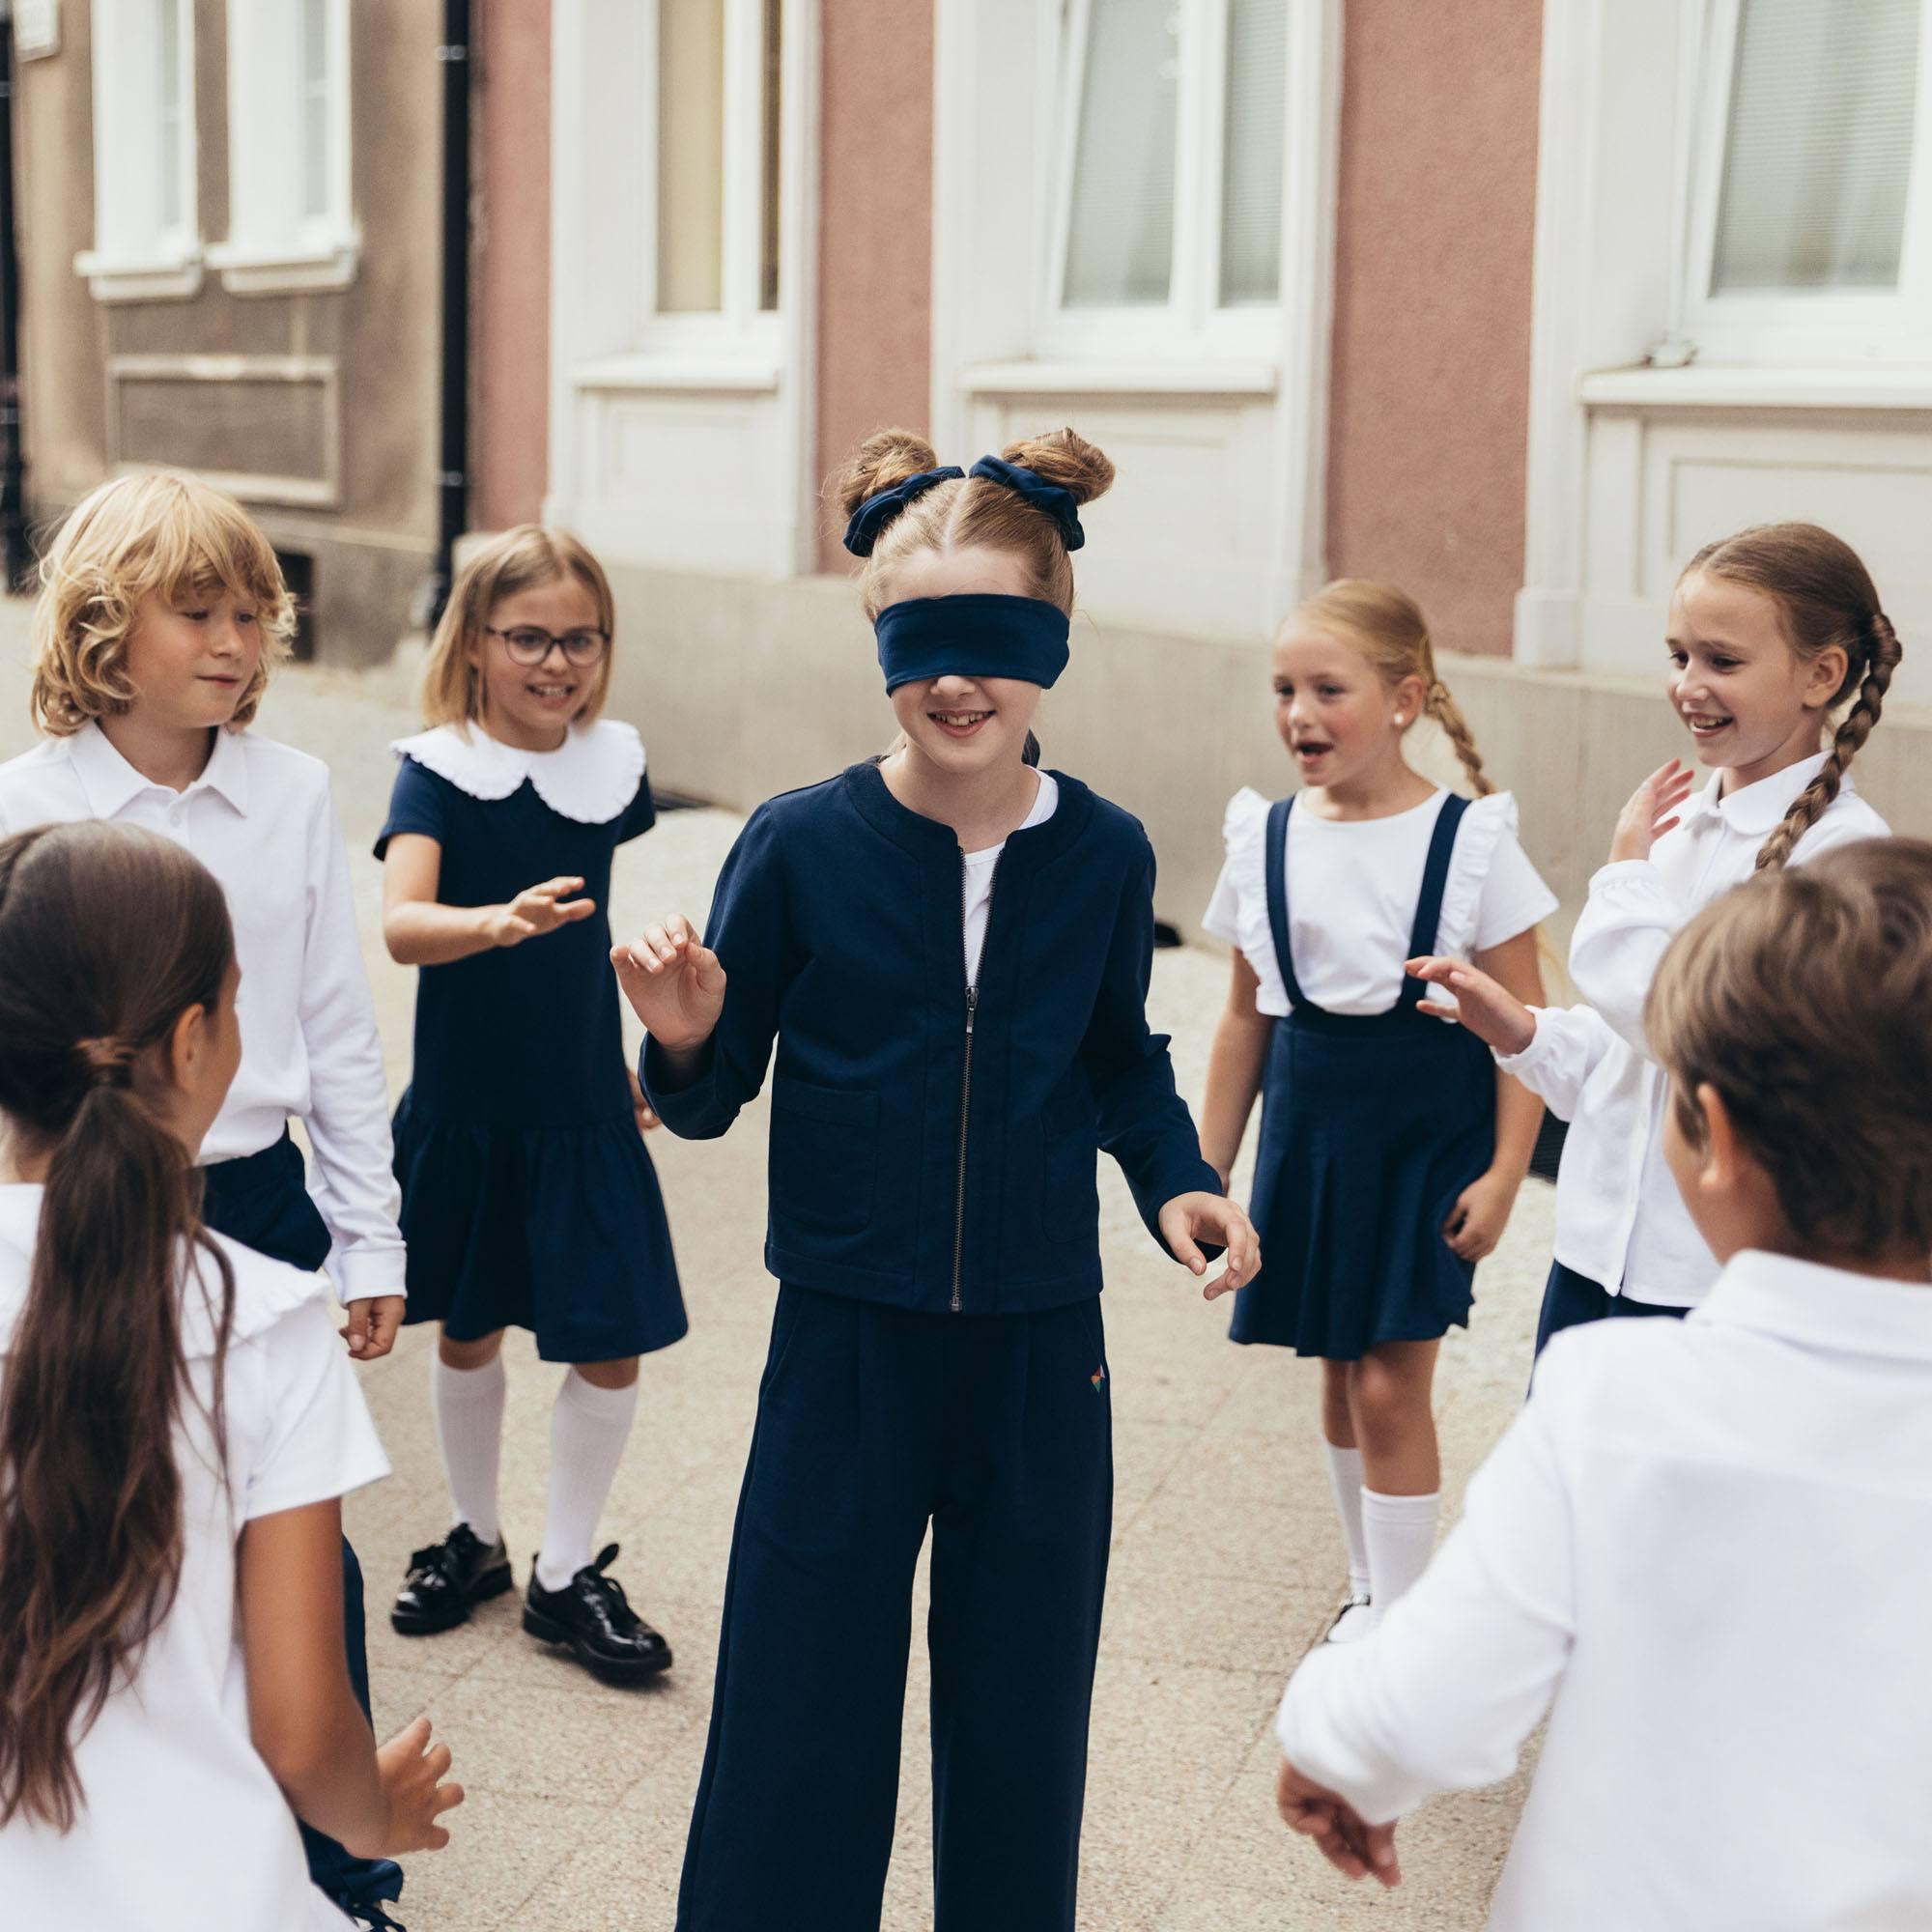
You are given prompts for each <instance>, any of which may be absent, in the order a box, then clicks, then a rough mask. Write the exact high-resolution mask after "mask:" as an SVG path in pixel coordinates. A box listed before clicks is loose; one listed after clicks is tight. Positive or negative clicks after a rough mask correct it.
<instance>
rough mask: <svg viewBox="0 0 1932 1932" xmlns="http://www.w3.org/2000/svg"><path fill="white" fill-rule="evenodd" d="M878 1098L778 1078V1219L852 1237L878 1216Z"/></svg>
mask: <svg viewBox="0 0 1932 1932" xmlns="http://www.w3.org/2000/svg"><path fill="white" fill-rule="evenodd" d="M878 1169H879V1096H878V1095H877V1094H874V1093H870V1092H867V1091H866V1090H865V1089H862V1088H851V1087H814V1086H812V1085H811V1084H810V1082H809V1081H805V1080H796V1079H793V1078H792V1077H791V1076H790V1075H789V1074H782V1073H781V1074H780V1075H778V1076H777V1077H776V1078H775V1079H774V1080H773V1082H772V1157H771V1190H772V1225H773V1229H774V1231H775V1232H777V1233H778V1235H779V1244H780V1245H781V1246H784V1245H785V1240H784V1236H783V1233H782V1230H784V1229H790V1228H795V1229H798V1230H799V1231H800V1232H802V1233H805V1234H813V1235H851V1234H856V1233H858V1232H859V1231H860V1230H861V1229H863V1228H865V1227H866V1226H867V1224H868V1223H869V1222H870V1220H871V1218H872V1201H873V1197H874V1194H875V1193H876V1191H877V1187H878Z"/></svg>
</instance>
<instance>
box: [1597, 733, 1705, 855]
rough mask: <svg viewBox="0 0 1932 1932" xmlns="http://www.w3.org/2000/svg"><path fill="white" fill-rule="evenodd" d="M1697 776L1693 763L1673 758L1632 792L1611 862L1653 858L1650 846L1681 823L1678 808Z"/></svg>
mask: <svg viewBox="0 0 1932 1932" xmlns="http://www.w3.org/2000/svg"><path fill="white" fill-rule="evenodd" d="M1695 776H1696V775H1695V773H1693V772H1692V771H1691V769H1690V766H1689V765H1686V764H1684V763H1683V762H1682V761H1681V760H1679V759H1677V758H1672V759H1671V761H1670V762H1669V763H1668V764H1667V765H1662V766H1660V767H1659V768H1658V769H1657V770H1656V771H1654V772H1652V773H1651V775H1650V776H1649V777H1648V778H1647V779H1645V780H1644V781H1643V782H1642V783H1641V784H1640V785H1638V786H1637V788H1636V789H1635V790H1634V792H1632V793H1631V795H1630V803H1629V804H1628V805H1626V806H1625V807H1624V809H1623V814H1622V816H1621V817H1619V818H1618V820H1617V829H1616V834H1615V836H1614V837H1613V838H1611V840H1610V864H1611V865H1613V866H1614V865H1616V864H1618V863H1619V862H1620V861H1622V860H1625V859H1648V858H1649V857H1650V848H1651V847H1652V846H1653V845H1654V844H1655V843H1656V842H1657V841H1658V839H1660V838H1662V837H1663V835H1664V834H1665V833H1666V832H1668V831H1669V830H1670V829H1671V828H1672V827H1673V826H1674V825H1676V823H1677V822H1678V821H1677V809H1678V807H1679V806H1681V805H1682V804H1683V803H1684V801H1685V800H1686V799H1687V798H1689V797H1690V785H1691V781H1692V780H1693V779H1694V778H1695Z"/></svg>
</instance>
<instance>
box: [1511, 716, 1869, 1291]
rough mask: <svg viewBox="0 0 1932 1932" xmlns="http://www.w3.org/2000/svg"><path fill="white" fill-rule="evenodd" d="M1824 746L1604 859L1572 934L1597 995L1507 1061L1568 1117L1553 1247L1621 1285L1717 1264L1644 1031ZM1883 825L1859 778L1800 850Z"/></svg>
mask: <svg viewBox="0 0 1932 1932" xmlns="http://www.w3.org/2000/svg"><path fill="white" fill-rule="evenodd" d="M1824 761H1825V759H1824V753H1819V754H1818V755H1817V756H1816V757H1812V758H1805V759H1804V760H1802V761H1801V762H1800V763H1798V764H1795V765H1788V766H1787V767H1786V768H1785V769H1784V770H1783V771H1781V772H1775V773H1773V774H1772V776H1771V777H1770V778H1768V779H1760V780H1758V781H1757V782H1756V783H1755V784H1749V785H1745V786H1744V787H1742V788H1741V789H1740V790H1738V791H1735V792H1733V793H1731V795H1730V796H1729V797H1728V798H1719V796H1718V781H1717V780H1716V779H1715V778H1713V779H1712V780H1711V781H1710V782H1709V783H1707V784H1705V785H1704V786H1702V787H1701V788H1700V789H1699V790H1698V791H1696V792H1694V793H1692V794H1691V796H1690V798H1689V799H1688V800H1687V801H1686V802H1685V806H1684V810H1683V811H1682V812H1681V813H1680V814H1679V823H1678V825H1677V828H1676V829H1675V830H1674V831H1671V832H1666V833H1665V834H1664V835H1663V837H1662V838H1660V839H1659V840H1658V841H1657V843H1656V844H1655V846H1653V847H1652V849H1651V856H1650V857H1649V858H1648V859H1639V860H1628V861H1625V862H1623V863H1621V864H1616V865H1609V866H1605V867H1603V868H1602V869H1601V870H1600V871H1599V872H1598V873H1597V875H1596V876H1595V877H1594V878H1593V879H1592V880H1591V881H1590V898H1589V902H1588V904H1586V905H1585V906H1584V908H1583V913H1582V917H1581V918H1580V919H1579V920H1578V921H1577V931H1576V935H1575V937H1574V938H1573V939H1572V941H1571V946H1570V972H1571V975H1572V977H1573V978H1574V979H1575V980H1576V981H1577V990H1578V991H1579V992H1581V993H1582V994H1583V996H1584V998H1585V999H1586V1000H1588V1001H1589V1002H1590V1004H1589V1005H1588V1006H1579V1007H1556V1008H1548V1009H1543V1010H1540V1011H1539V1012H1538V1013H1537V1016H1536V1033H1535V1036H1534V1037H1532V1039H1531V1040H1530V1043H1529V1045H1528V1046H1526V1047H1525V1048H1524V1049H1523V1050H1522V1052H1521V1053H1520V1054H1518V1055H1516V1056H1515V1058H1513V1059H1503V1060H1502V1061H1500V1062H1499V1065H1501V1066H1502V1068H1503V1070H1504V1071H1505V1072H1507V1073H1510V1074H1513V1075H1514V1076H1515V1077H1516V1078H1517V1079H1518V1080H1520V1081H1521V1082H1522V1084H1523V1085H1524V1086H1525V1087H1527V1088H1528V1089H1529V1090H1530V1092H1531V1093H1533V1094H1538V1095H1539V1096H1540V1097H1541V1098H1542V1099H1543V1100H1545V1101H1546V1102H1547V1103H1548V1106H1549V1108H1550V1109H1551V1111H1552V1112H1554V1113H1556V1114H1558V1115H1560V1116H1561V1117H1562V1118H1563V1119H1564V1120H1566V1121H1568V1122H1570V1123H1571V1125H1570V1137H1569V1140H1568V1142H1567V1143H1566V1145H1565V1147H1564V1150H1563V1166H1562V1171H1561V1173H1560V1175H1559V1177H1558V1179H1557V1183H1556V1259H1557V1260H1558V1261H1559V1262H1561V1263H1562V1264H1563V1265H1564V1266H1565V1267H1567V1268H1570V1269H1572V1270H1574V1271H1575V1272H1576V1273H1577V1274H1580V1275H1582V1276H1583V1277H1584V1278H1585V1279H1586V1280H1589V1281H1594V1282H1596V1283H1597V1284H1598V1285H1599V1286H1600V1287H1602V1288H1604V1289H1605V1290H1607V1291H1608V1292H1609V1293H1611V1294H1620V1293H1621V1294H1629V1295H1630V1296H1632V1297H1633V1299H1634V1300H1637V1301H1648V1302H1655V1303H1658V1304H1659V1305H1661V1306H1663V1307H1667V1308H1689V1307H1691V1306H1693V1305H1694V1304H1695V1303H1696V1302H1698V1301H1699V1300H1701V1299H1702V1298H1703V1295H1704V1293H1705V1291H1706V1290H1707V1289H1708V1288H1709V1287H1710V1285H1711V1283H1712V1281H1713V1280H1714V1279H1715V1278H1716V1276H1717V1272H1718V1264H1717V1262H1716V1260H1715V1259H1714V1258H1713V1256H1712V1254H1711V1251H1710V1249H1709V1248H1708V1247H1707V1246H1706V1245H1705V1243H1704V1238H1703V1236H1701V1235H1699V1234H1698V1232H1697V1230H1696V1227H1695V1225H1694V1223H1693V1222H1692V1221H1691V1219H1690V1213H1689V1211H1688V1210H1687V1209H1686V1208H1685V1206H1684V1203H1683V1201H1682V1200H1681V1199H1680V1198H1679V1196H1678V1192H1677V1183H1676V1182H1675V1181H1674V1180H1673V1179H1671V1175H1670V1169H1669V1167H1668V1165H1667V1164H1666V1163H1665V1161H1664V1158H1663V1135H1662V1125H1663V1106H1664V1099H1665V1089H1666V1086H1667V1083H1666V1081H1665V1080H1664V1077H1663V1073H1662V1068H1660V1067H1659V1066H1658V1065H1656V1063H1655V1062H1654V1061H1653V1060H1652V1059H1651V1058H1650V1051H1649V1047H1648V1045H1647V1043H1646V1042H1645V1039H1644V1036H1643V1006H1644V1001H1645V999H1646V998H1647V997H1648V996H1649V993H1650V986H1651V981H1652V980H1655V979H1656V977H1657V969H1658V966H1659V964H1660V963H1661V962H1662V958H1663V954H1664V952H1665V950H1666V949H1667V948H1668V946H1669V944H1670V942H1671V940H1672V939H1673V938H1674V937H1675V936H1676V933H1677V931H1678V928H1679V927H1680V926H1682V925H1683V924H1685V923H1686V922H1687V921H1689V920H1690V917H1691V915H1692V914H1693V913H1695V912H1697V911H1698V910H1699V909H1700V908H1702V907H1704V906H1706V905H1708V904H1709V903H1710V902H1711V900H1713V899H1714V898H1717V897H1718V896H1719V895H1720V894H1723V893H1726V892H1728V891H1729V890H1730V889H1731V888H1732V887H1733V886H1739V885H1742V884H1744V882H1745V881H1746V880H1747V879H1748V878H1749V877H1750V876H1751V873H1752V871H1753V870H1754V869H1755V867H1756V865H1757V855H1758V850H1759V848H1760V847H1761V846H1762V845H1763V843H1764V841H1765V839H1766V838H1768V837H1769V836H1770V835H1771V833H1772V832H1773V831H1774V830H1775V829H1776V826H1777V825H1778V824H1779V823H1780V822H1781V821H1782V819H1783V817H1784V814H1785V812H1786V811H1787V810H1790V807H1791V803H1792V801H1793V800H1794V799H1795V798H1797V796H1798V794H1799V793H1800V792H1802V791H1803V790H1804V787H1805V786H1806V785H1807V784H1809V783H1810V782H1811V781H1812V780H1813V779H1814V778H1816V777H1817V775H1818V770H1819V767H1820V766H1821V765H1822V764H1823V763H1824ZM1887 829H1888V828H1887V826H1886V822H1885V820H1884V819H1883V818H1881V817H1880V816H1879V815H1878V813H1877V812H1876V811H1874V810H1872V808H1871V807H1870V806H1869V805H1868V804H1867V803H1866V802H1865V801H1864V800H1863V799H1862V798H1861V797H1860V796H1859V794H1858V791H1857V789H1856V787H1855V786H1854V785H1853V784H1852V781H1851V780H1850V779H1849V778H1847V779H1846V780H1845V781H1844V783H1843V785H1842V786H1841V788H1840V789H1839V792H1838V795H1837V797H1836V798H1834V799H1833V801H1832V803H1831V804H1830V805H1829V806H1828V807H1827V808H1826V810H1825V811H1824V813H1823V815H1822V816H1821V817H1820V818H1819V820H1818V822H1817V823H1816V824H1815V825H1813V826H1812V827H1811V829H1810V830H1809V831H1808V832H1806V833H1805V835H1804V838H1801V839H1800V840H1799V841H1798V844H1797V846H1796V848H1795V849H1794V851H1793V852H1792V855H1791V863H1792V864H1793V865H1808V864H1810V862H1811V861H1812V860H1814V859H1816V858H1817V857H1818V856H1819V854H1820V853H1823V852H1829V851H1831V850H1832V849H1833V846H1837V845H1844V844H1848V843H1850V842H1851V841H1853V840H1855V839H1861V838H1884V837H1885V836H1886V832H1887Z"/></svg>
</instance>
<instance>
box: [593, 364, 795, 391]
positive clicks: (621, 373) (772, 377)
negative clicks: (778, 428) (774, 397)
mask: <svg viewBox="0 0 1932 1932" xmlns="http://www.w3.org/2000/svg"><path fill="white" fill-rule="evenodd" d="M779 375H780V368H779V363H778V361H777V360H776V358H773V357H768V356H762V355H745V356H738V355H688V354H676V355H608V356H605V357H603V358H602V359H601V360H599V361H595V362H580V363H579V364H578V365H577V367H576V368H574V369H573V370H572V371H571V372H570V381H571V384H572V385H573V386H574V387H576V388H579V389H668V390H678V391H683V392H686V393H693V394H696V393H703V392H709V393H712V394H718V393H726V394H744V395H757V394H765V395H769V394H773V393H776V391H777V389H778V386H779Z"/></svg>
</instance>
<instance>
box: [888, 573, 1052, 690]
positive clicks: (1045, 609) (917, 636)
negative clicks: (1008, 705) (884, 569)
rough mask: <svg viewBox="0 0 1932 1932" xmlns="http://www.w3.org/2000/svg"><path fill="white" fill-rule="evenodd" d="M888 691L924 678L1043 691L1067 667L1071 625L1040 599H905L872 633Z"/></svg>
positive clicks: (890, 607)
mask: <svg viewBox="0 0 1932 1932" xmlns="http://www.w3.org/2000/svg"><path fill="white" fill-rule="evenodd" d="M874 628H875V629H876V631H877V633H878V639H879V665H880V668H882V669H883V670H884V671H885V673H886V689H887V690H888V691H894V690H895V689H897V687H898V686H900V685H902V684H913V683H916V682H918V681H919V680H920V679H922V678H928V677H946V676H949V675H951V676H952V677H1013V678H1018V679H1020V680H1021V681H1022V682H1023V683H1026V684H1037V685H1039V686H1040V687H1041V688H1042V689H1045V688H1047V687H1048V686H1050V685H1052V683H1053V682H1054V680H1055V679H1056V678H1058V677H1059V675H1060V673H1061V672H1062V671H1064V670H1065V668H1066V659H1067V649H1066V639H1067V634H1068V632H1069V631H1070V630H1071V628H1072V627H1071V626H1070V625H1069V624H1068V622H1067V619H1066V612H1065V611H1063V610H1062V609H1061V608H1060V607H1059V605H1057V604H1048V603H1046V602H1045V601H1044V600H1042V599H1040V598H1037V597H989V596H981V595H974V596H967V597H909V598H907V599H906V600H905V602H904V603H902V604H888V605H887V606H886V608H885V609H884V610H883V611H880V612H879V618H878V623H877V624H876V626H875V627H874Z"/></svg>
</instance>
